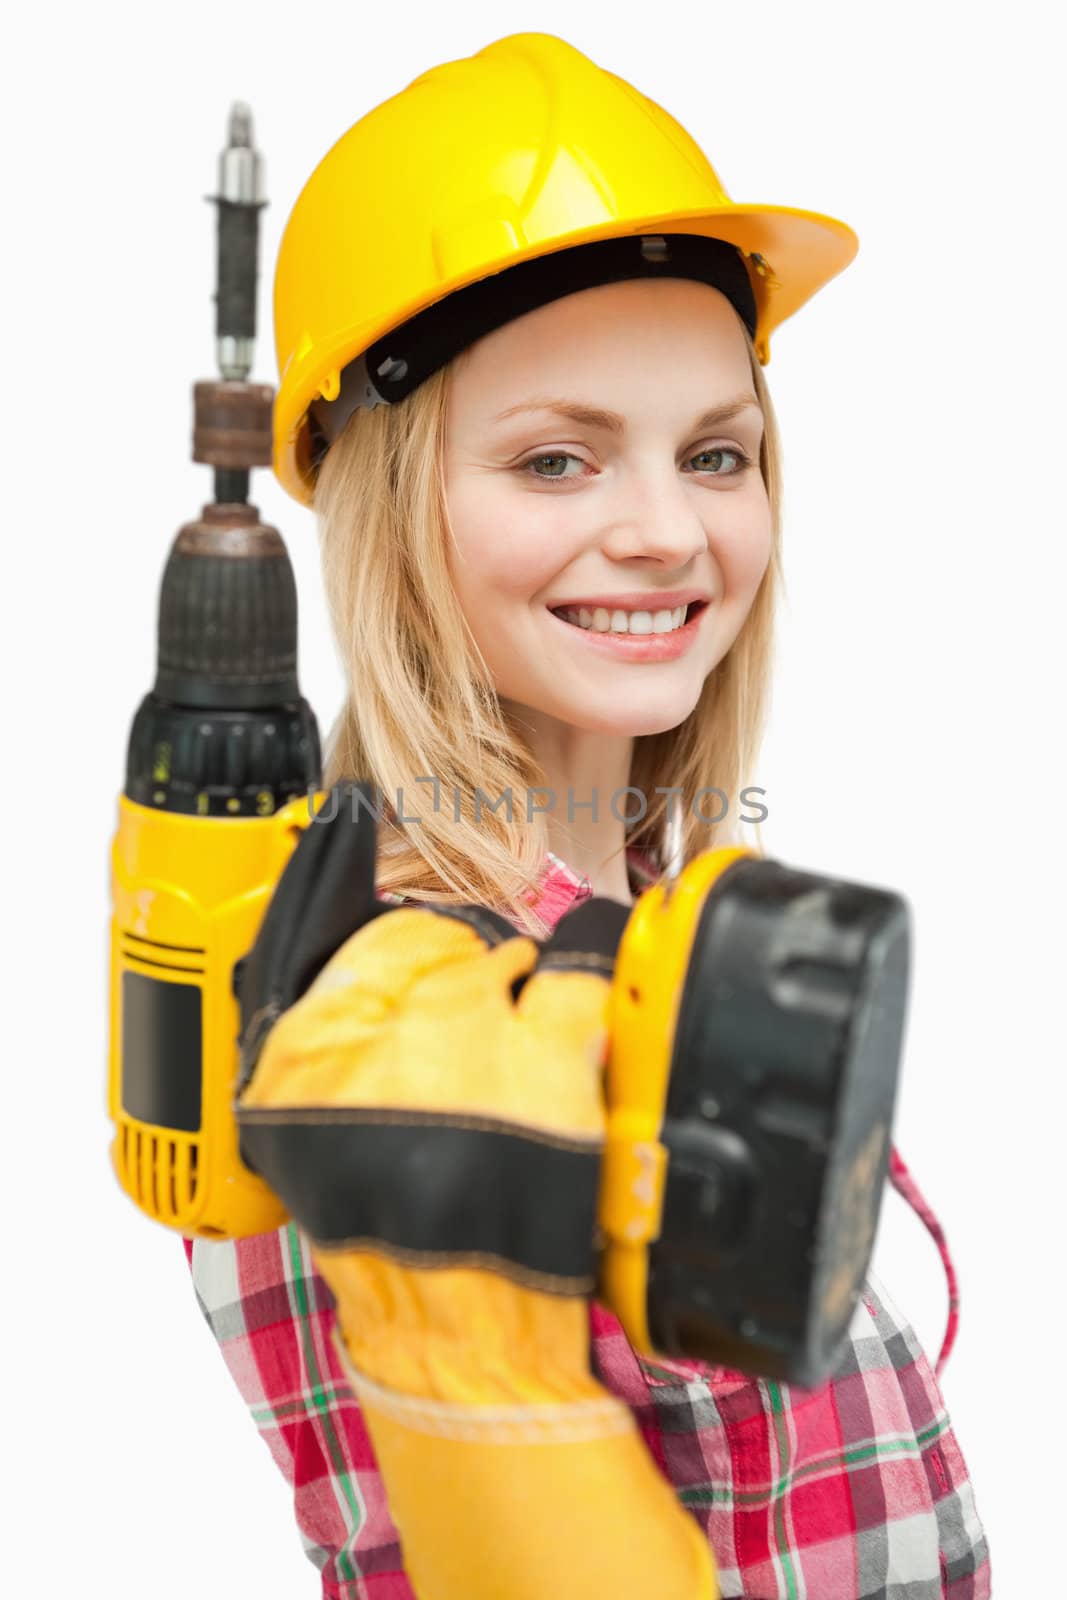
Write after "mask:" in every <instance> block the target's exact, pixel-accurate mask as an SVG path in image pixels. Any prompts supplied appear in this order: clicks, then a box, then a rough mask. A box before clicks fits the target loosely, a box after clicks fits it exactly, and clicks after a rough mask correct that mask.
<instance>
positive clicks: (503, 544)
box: [446, 478, 565, 603]
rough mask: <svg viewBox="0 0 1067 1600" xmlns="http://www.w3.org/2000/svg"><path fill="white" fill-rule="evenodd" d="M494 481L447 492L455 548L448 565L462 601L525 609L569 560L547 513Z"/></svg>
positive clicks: (459, 484)
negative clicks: (518, 605)
mask: <svg viewBox="0 0 1067 1600" xmlns="http://www.w3.org/2000/svg"><path fill="white" fill-rule="evenodd" d="M537 498H538V497H535V496H533V495H531V496H523V495H517V494H515V493H514V491H513V490H510V492H509V486H508V485H506V484H499V483H496V482H494V481H493V480H492V479H487V478H479V479H476V480H464V479H462V478H461V479H459V480H458V481H454V482H452V483H451V484H448V485H447V487H446V500H447V504H448V516H449V522H450V523H451V526H452V533H453V542H452V544H451V545H450V548H449V562H450V565H451V568H452V576H453V580H454V582H455V585H456V592H457V593H458V594H459V596H460V598H461V599H464V598H467V599H474V598H478V599H480V600H483V601H485V600H492V599H494V598H495V599H496V600H497V601H498V602H499V601H501V600H504V601H508V600H511V601H514V602H516V603H522V602H523V601H526V600H528V599H529V598H530V597H531V596H533V595H535V594H539V593H541V592H542V591H543V590H545V589H546V588H547V586H548V585H549V584H550V583H551V581H552V579H553V578H554V577H555V575H556V573H557V572H558V570H559V567H560V564H561V562H562V561H563V560H565V555H561V550H562V541H561V536H560V530H559V529H558V528H557V529H554V528H553V520H554V519H553V518H552V517H551V516H549V515H547V514H546V513H547V512H548V509H549V508H548V507H546V506H544V505H541V506H538V505H537V504H536V503H534V504H531V503H530V502H531V501H536V499H537Z"/></svg>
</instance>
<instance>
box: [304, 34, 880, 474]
mask: <svg viewBox="0 0 1067 1600" xmlns="http://www.w3.org/2000/svg"><path fill="white" fill-rule="evenodd" d="M610 240H614V241H624V240H625V241H628V243H626V244H623V243H616V244H614V245H607V244H605V243H603V241H610ZM712 241H719V242H718V243H713V242H712ZM579 246H581V247H584V248H582V249H578V248H577V247H579ZM592 246H596V248H595V249H590V248H589V247H592ZM857 248H858V240H857V238H856V235H855V234H854V233H853V231H852V229H851V228H849V227H848V226H847V225H846V224H845V223H843V222H839V221H837V220H836V219H835V218H833V217H828V216H823V215H821V214H819V213H817V212H813V211H798V210H796V209H794V208H792V207H788V206H762V205H761V206H753V205H736V204H735V203H734V202H733V201H732V200H731V199H730V198H729V197H728V195H727V194H726V191H725V190H724V188H723V186H722V184H721V183H720V181H719V178H718V176H717V174H716V173H715V171H714V169H713V168H712V167H711V165H710V163H709V162H708V160H707V158H706V156H705V155H704V154H703V153H702V152H701V150H700V149H699V147H698V146H697V145H696V144H695V143H694V141H693V140H692V138H690V136H689V134H688V133H686V131H685V129H684V128H683V127H681V125H680V124H679V123H677V122H676V121H675V120H674V118H673V117H671V116H670V115H668V113H667V112H666V111H664V110H663V109H662V107H661V106H658V105H656V104H655V102H654V101H652V100H649V99H646V97H645V96H644V95H642V94H640V93H638V91H637V90H636V89H634V88H632V87H631V85H630V84H628V83H626V82H624V80H623V79H622V78H618V77H616V76H615V75H614V74H613V73H610V72H606V71H604V70H603V69H602V68H601V67H598V66H596V65H595V64H594V63H593V62H592V61H590V60H589V59H588V57H587V56H584V55H583V54H582V53H581V51H579V50H576V49H574V47H573V46H572V45H569V44H566V43H565V42H564V41H563V40H562V39H558V38H555V37H554V36H553V35H551V34H544V33H518V34H512V35H510V36H509V37H508V38H505V39H499V40H497V41H496V43H494V44H490V45H487V46H486V48H485V49H484V50H479V51H478V53H477V54H476V55H473V56H468V57H464V58H463V59H461V60H459V61H449V62H445V63H444V64H443V65H441V66H438V67H434V68H433V69H432V70H431V71H429V72H426V73H424V74H423V75H422V76H421V77H419V78H416V79H415V81H414V82H413V83H411V84H409V85H408V87H407V88H406V89H404V90H402V91H401V92H400V93H399V94H396V95H394V96H393V97H392V99H390V100H386V101H385V102H384V103H383V104H382V105H379V106H376V107H375V109H374V110H373V111H370V112H368V114H367V115H366V116H364V117H362V118H361V119H360V120H359V121H358V122H357V123H355V125H354V126H353V127H351V128H349V130H348V132H347V133H345V134H343V135H342V137H341V138H340V139H339V140H338V141H337V143H336V144H335V145H334V146H333V148H332V149H331V150H330V151H329V152H328V153H327V154H326V155H325V156H324V157H323V159H322V161H320V162H319V165H318V166H317V167H316V168H315V170H314V172H313V173H312V174H311V177H310V178H309V179H308V181H307V183H306V184H305V185H304V188H303V190H302V191H301V193H300V195H299V197H298V199H297V201H296V204H295V206H294V207H293V210H292V213H291V215H290V217H289V221H288V222H287V224H286V228H285V232H284V234H283V236H282V241H281V245H280V247H279V252H278V263H277V268H276V271H275V278H274V336H275V347H276V352H277V358H278V372H279V387H278V393H277V395H276V397H275V403H274V471H275V473H276V475H277V478H278V480H279V482H280V483H281V485H282V487H283V488H284V489H286V490H287V491H288V493H289V494H291V495H292V496H293V497H294V499H296V500H298V501H299V502H300V503H301V504H302V505H310V504H311V501H312V493H313V489H314V482H315V475H316V471H317V464H318V460H319V459H321V455H322V453H323V449H324V446H328V443H329V441H330V440H331V439H332V438H335V437H336V436H337V433H338V432H339V431H340V427H341V426H343V423H344V421H345V420H347V417H348V416H349V415H350V414H351V411H352V410H353V409H354V408H355V407H356V406H358V405H374V404H378V403H384V402H386V401H388V400H396V399H400V398H402V397H403V395H404V394H405V393H407V392H409V391H410V389H411V388H412V387H414V386H415V384H416V383H418V382H420V381H422V378H424V377H426V376H428V375H429V372H430V371H433V370H435V368H436V367H439V366H441V365H442V364H443V362H444V361H446V360H448V359H450V358H451V356H452V355H454V354H455V353H456V351H457V350H458V349H460V348H462V346H463V344H465V343H471V342H472V341H473V339H474V338H477V337H479V336H480V335H481V334H482V333H485V332H488V331H489V330H490V328H492V327H494V326H499V325H500V324H501V323H503V322H505V321H507V320H509V319H510V318H511V317H514V316H518V315H521V314H522V312H523V311H525V310H529V309H532V308H533V306H535V305H538V304H543V303H544V302H545V301H546V300H548V299H551V298H554V297H555V296H557V295H559V294H563V293H568V292H571V291H572V290H573V289H576V288H579V287H587V286H589V285H591V284H592V283H596V282H605V281H611V280H612V279H613V278H618V277H627V276H639V275H640V276H648V275H654V274H655V272H656V264H657V263H659V272H658V275H660V276H667V277H670V276H676V277H677V276H693V277H702V278H704V280H705V281H707V282H711V283H713V284H715V286H716V287H721V288H722V289H723V292H724V293H725V294H727V296H728V298H730V300H731V302H732V303H733V304H734V305H735V307H736V308H737V310H738V312H739V314H740V315H741V316H742V317H743V319H744V320H745V322H746V324H747V326H748V327H749V331H750V333H751V334H752V337H753V340H754V343H755V348H756V353H757V355H758V358H759V360H760V362H761V363H762V364H764V365H766V363H767V362H768V361H769V360H770V336H771V333H772V332H773V331H774V329H775V328H777V327H778V326H779V324H780V323H782V322H784V321H785V319H786V318H787V317H789V316H791V315H792V314H793V312H794V311H796V310H797V309H798V308H799V307H800V306H802V305H803V304H804V303H805V301H807V300H809V299H810V298H811V296H812V295H813V294H815V293H816V291H817V290H818V289H821V288H822V286H823V284H825V283H828V282H829V280H830V279H831V278H833V277H835V276H836V275H837V273H839V272H841V271H842V270H843V269H844V268H845V267H846V266H848V264H849V262H850V261H851V260H852V259H853V257H854V256H855V254H856V250H857ZM562 252H568V253H567V254H562ZM549 256H556V257H558V259H556V260H555V261H551V262H550V261H549V260H547V258H548V257H549ZM590 262H591V263H592V266H588V265H587V264H588V263H590ZM524 263H537V264H536V265H530V266H526V267H524V266H523V264H524ZM498 274H506V276H505V277H501V278H497V277H496V275H498ZM476 284H478V285H482V287H481V288H480V289H479V290H474V289H473V288H472V287H471V286H473V285H476ZM502 286H503V287H502ZM490 289H491V290H493V291H494V293H493V297H492V300H491V303H490V309H489V310H488V311H486V309H485V305H486V297H487V291H488V290H490ZM463 290H467V294H466V296H463V295H462V294H461V293H460V292H461V291H463ZM446 296H447V297H452V298H450V299H449V307H448V311H447V313H444V314H442V313H441V312H436V313H435V312H431V311H430V309H429V308H431V307H433V306H435V304H436V303H437V302H440V301H442V300H443V299H444V298H445V297H446ZM460 307H463V308H464V311H463V314H462V315H458V314H454V313H457V308H460ZM420 314H421V315H420ZM415 318H419V321H418V322H413V319H415ZM401 328H408V329H409V332H412V330H413V331H414V334H417V338H416V337H414V336H413V337H412V338H411V339H410V340H409V342H408V344H407V345H406V346H405V350H404V352H403V353H402V354H401V353H398V352H395V351H393V350H392V349H391V348H390V347H388V345H387V344H383V345H381V346H379V343H378V342H379V341H382V340H384V339H385V336H386V335H390V336H395V335H396V331H397V330H399V329H401ZM457 330H458V331H457ZM372 347H374V353H375V355H376V359H375V360H373V361H368V356H369V355H370V354H371V352H372ZM427 352H429V354H427ZM417 355H421V360H418V359H415V360H413V359H412V358H413V356H417ZM312 408H314V410H313V411H312ZM309 412H311V415H310V416H309ZM331 412H332V413H333V416H332V417H331Z"/></svg>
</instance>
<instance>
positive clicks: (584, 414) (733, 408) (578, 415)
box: [492, 394, 763, 433]
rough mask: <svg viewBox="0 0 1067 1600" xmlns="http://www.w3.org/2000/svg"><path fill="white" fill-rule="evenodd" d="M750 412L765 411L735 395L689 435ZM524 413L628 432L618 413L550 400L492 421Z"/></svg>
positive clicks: (700, 420)
mask: <svg viewBox="0 0 1067 1600" xmlns="http://www.w3.org/2000/svg"><path fill="white" fill-rule="evenodd" d="M749 409H751V410H754V411H759V412H760V413H761V414H762V410H763V408H762V406H761V405H760V404H759V401H758V400H756V399H755V398H754V397H753V396H752V395H750V394H739V395H735V396H734V398H733V399H732V400H724V401H723V403H722V405H718V406H712V408H711V410H710V411H705V412H704V413H703V415H702V416H699V417H698V418H697V419H696V421H695V422H694V423H693V426H692V428H691V430H690V431H691V432H693V433H701V432H703V430H704V429H705V428H714V427H717V426H718V424H719V423H720V422H730V421H731V420H732V419H733V418H734V417H736V416H739V415H740V414H741V412H742V411H747V410H749ZM522 411H551V412H554V413H555V415H556V416H558V417H567V418H568V419H569V420H570V421H571V422H582V423H584V424H585V425H586V427H589V428H602V429H603V430H604V431H605V433H625V431H626V419H625V417H621V416H620V415H619V413H618V412H617V411H602V410H601V409H600V407H599V406H587V405H583V404H582V402H581V401H580V400H556V399H551V398H545V399H537V400H523V401H521V402H520V404H519V405H517V406H509V407H508V408H507V410H506V411H498V412H497V414H496V416H495V417H494V418H493V419H492V420H493V421H494V422H503V421H505V420H506V418H508V417H514V416H518V414H519V413H520V412H522Z"/></svg>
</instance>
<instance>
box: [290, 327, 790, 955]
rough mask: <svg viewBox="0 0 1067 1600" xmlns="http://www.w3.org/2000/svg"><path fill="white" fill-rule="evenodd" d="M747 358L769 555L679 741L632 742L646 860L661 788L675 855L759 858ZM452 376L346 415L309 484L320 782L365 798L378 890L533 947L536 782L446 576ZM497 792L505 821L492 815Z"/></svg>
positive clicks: (765, 594) (656, 829) (649, 738)
mask: <svg viewBox="0 0 1067 1600" xmlns="http://www.w3.org/2000/svg"><path fill="white" fill-rule="evenodd" d="M746 338H747V333H746ZM748 349H749V363H750V365H751V369H752V381H753V384H754V386H755V391H756V397H757V399H758V400H759V403H760V405H761V407H762V409H763V417H764V435H763V443H762V446H761V449H760V470H761V472H762V474H763V480H764V483H765V485H766V489H767V495H768V500H769V503H770V512H771V525H772V545H771V558H770V561H769V564H768V567H767V570H766V572H765V574H764V577H763V580H762V583H761V585H760V588H759V590H758V591H757V594H756V598H755V600H754V601H753V604H752V607H751V609H750V611H749V614H748V616H747V617H746V619H745V622H744V624H743V625H742V628H741V630H740V632H739V634H738V637H737V639H736V640H735V641H734V644H733V645H732V647H731V648H730V650H729V651H728V652H727V654H726V655H725V656H724V658H723V659H722V661H720V662H719V664H718V666H717V667H716V668H715V669H714V671H713V672H711V673H710V674H709V676H708V678H707V680H706V682H705V684H704V688H703V691H702V693H701V696H700V699H699V701H698V702H697V705H696V706H695V707H694V709H693V711H692V712H691V713H690V714H689V716H688V717H687V718H686V719H685V721H684V722H683V723H681V724H680V725H679V726H678V727H677V728H672V729H671V730H669V731H668V732H664V733H657V734H650V735H646V736H640V737H637V738H635V740H634V752H633V761H632V765H631V773H630V784H631V785H632V786H633V787H634V788H635V789H636V790H638V791H639V794H638V796H634V797H627V811H626V813H625V814H626V816H627V817H630V816H632V815H635V814H636V813H635V811H634V810H633V809H632V808H630V807H629V800H630V799H631V798H633V799H634V801H635V805H639V803H640V797H644V799H645V801H646V802H647V811H646V814H645V815H644V817H643V818H642V819H641V820H640V821H636V822H634V823H633V824H632V825H631V826H630V828H629V832H628V835H627V840H626V843H627V845H628V846H630V845H633V846H637V847H639V848H644V849H646V850H649V851H650V852H651V853H652V855H653V857H654V858H660V857H661V851H662V842H663V827H664V822H665V818H666V814H667V806H668V804H669V799H670V797H669V796H667V795H659V794H657V793H656V789H657V786H658V787H662V788H672V787H673V788H675V789H681V791H682V800H683V805H684V849H685V857H686V859H688V858H689V857H690V856H692V855H693V854H696V853H698V852H699V851H703V850H707V849H711V848H714V847H716V846H718V845H721V844H727V843H739V842H743V843H745V844H746V845H748V846H749V847H750V848H756V849H759V848H761V847H760V846H759V844H758V842H754V840H753V838H752V833H753V825H751V824H746V837H745V838H744V840H743V841H742V840H740V839H738V838H737V837H736V836H735V835H734V834H733V833H732V828H733V822H732V813H733V811H734V809H735V808H736V806H737V803H738V796H739V793H740V790H741V788H742V787H743V785H744V784H745V783H746V782H748V781H750V779H749V774H750V770H751V764H752V762H753V761H754V759H755V756H756V754H757V751H758V749H759V745H760V742H761V739H762V735H763V726H764V720H765V716H766V712H767V705H768V700H769V691H770V682H771V675H772V653H773V629H774V614H775V608H776V604H777V596H778V592H779V589H780V586H781V582H782V573H781V557H780V538H781V534H780V517H781V499H782V484H781V445H780V440H779V434H778V426H777V421H776V419H775V415H774V410H773V406H772V404H771V397H770V393H769V391H768V388H767V385H766V382H765V380H764V377H763V372H762V369H761V367H760V364H759V360H758V358H757V356H756V354H755V351H754V349H753V347H752V342H751V340H748ZM456 360H457V361H458V360H462V356H460V357H457V358H456ZM454 366H455V362H452V363H449V365H447V366H445V367H443V368H441V369H440V370H439V371H438V372H436V373H434V374H433V376H432V377H430V378H428V379H426V380H425V381H424V382H423V383H422V384H420V385H419V387H418V388H417V389H415V390H413V391H412V393H411V394H410V395H408V397H407V398H406V399H405V400H402V401H401V402H400V403H399V404H396V405H383V406H377V407H375V409H374V410H372V411H357V412H356V413H355V414H354V415H353V416H352V417H351V418H350V420H349V422H348V424H347V426H346V428H345V430H344V432H343V433H342V435H341V437H340V438H339V439H338V440H337V441H336V442H335V443H334V444H333V446H332V447H331V449H330V450H329V452H328V453H327V455H326V458H325V460H324V461H323V463H322V466H321V468H320V470H319V476H318V482H317V484H316V489H315V497H314V511H315V516H316V520H317V522H318V527H319V540H320V548H321V555H322V567H323V577H324V580H325V586H326V597H327V604H328V607H329V614H330V620H331V625H332V629H333V633H334V637H335V640H336V642H337V647H338V650H339V652H340V656H341V660H342V665H343V668H344V673H345V678H346V683H347V694H346V697H345V701H344V704H343V706H342V709H341V711H340V713H339V715H338V717H337V719H336V721H335V723H334V725H333V727H332V729H331V731H330V734H329V736H328V738H327V741H326V752H325V770H324V774H323V781H324V785H325V787H327V788H330V787H332V786H333V785H334V784H335V783H338V782H341V781H342V780H345V779H359V780H365V781H367V782H369V783H370V784H371V785H372V786H376V789H377V792H378V801H377V811H378V815H379V818H380V820H379V823H378V866H377V883H378V886H379V888H383V889H392V890H394V891H398V892H401V893H404V894H410V895H412V896H413V897H414V898H416V899H418V900H421V901H425V902H426V903H427V904H456V903H460V902H465V901H472V902H475V903H477V904H482V905H488V906H493V907H494V908H496V909H497V910H499V911H500V912H502V914H503V915H505V916H508V917H510V918H511V919H512V920H513V921H514V922H515V923H516V925H517V926H518V927H520V928H521V929H522V930H523V931H524V932H528V933H530V934H532V935H533V936H534V937H535V938H540V937H543V936H544V935H545V933H546V932H547V931H548V930H547V927H546V925H545V924H544V923H543V922H542V920H541V919H540V918H538V917H537V916H536V915H535V914H534V912H533V910H532V905H531V902H532V901H533V899H534V898H535V895H536V890H537V884H538V880H539V878H540V873H541V868H542V865H543V862H544V856H545V851H546V849H547V848H548V833H547V826H546V821H545V817H544V816H543V815H542V814H540V813H538V812H536V811H535V812H534V814H533V816H532V817H531V818H530V819H529V820H528V819H527V815H526V797H527V796H528V795H529V794H530V792H531V791H533V790H536V789H537V788H538V787H539V786H540V787H546V785H545V775H544V773H543V772H542V771H541V769H540V768H539V766H538V765H537V763H536V761H535V759H534V757H533V754H532V752H531V750H530V748H529V746H528V744H527V742H526V741H525V740H524V738H523V737H522V735H521V733H520V731H519V729H518V728H517V727H516V726H515V724H514V721H513V719H512V718H510V717H509V716H508V711H507V708H506V707H504V706H502V705H501V703H500V701H499V699H498V698H497V694H496V691H495V688H494V686H493V683H492V681H491V678H490V677H489V674H488V670H487V668H486V666H485V662H484V659H483V657H482V655H481V652H480V651H479V650H478V648H477V646H476V644H475V642H474V639H473V636H472V635H471V633H470V630H469V628H468V626H467V623H466V620H465V618H464V616H463V613H462V611H461V609H460V606H459V602H458V600H457V598H456V595H455V591H454V589H453V586H452V581H451V576H450V572H449V566H448V557H447V550H448V543H449V540H450V538H451V530H450V527H449V522H448V513H447V507H446V501H445V491H444V471H443V460H444V439H445V417H446V408H447V402H448V393H449V385H450V381H451V373H452V370H453V368H454ZM420 778H421V779H422V780H423V781H422V782H418V781H417V780H418V779H420ZM433 779H437V780H438V786H435V785H434V783H433V782H432V780H433ZM713 787H715V788H718V789H720V790H722V791H724V792H725V794H726V796H727V797H728V800H729V806H730V809H729V810H728V811H727V814H726V816H725V817H724V818H723V820H722V822H720V823H716V824H711V823H709V822H708V821H705V820H704V819H703V817H702V816H701V815H699V814H694V808H693V806H692V800H693V797H694V796H695V795H697V794H698V793H699V791H701V790H706V789H711V788H713ZM479 795H480V798H479ZM509 795H510V796H511V797H512V800H513V805H512V807H511V808H510V815H509V811H508V807H507V806H506V804H505V805H501V797H505V796H509ZM494 802H495V805H494ZM398 803H399V804H400V805H401V806H402V810H401V811H400V813H399V820H398V814H397V810H396V806H397V804H398ZM496 806H501V808H500V809H496ZM706 806H707V802H706V801H704V802H702V803H701V809H704V808H705V807H706ZM716 809H718V808H716ZM413 818H417V819H418V821H417V822H414V823H413V822H412V819H413Z"/></svg>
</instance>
